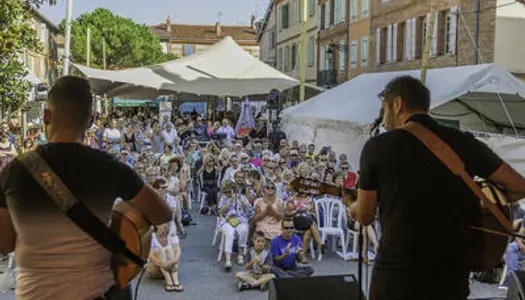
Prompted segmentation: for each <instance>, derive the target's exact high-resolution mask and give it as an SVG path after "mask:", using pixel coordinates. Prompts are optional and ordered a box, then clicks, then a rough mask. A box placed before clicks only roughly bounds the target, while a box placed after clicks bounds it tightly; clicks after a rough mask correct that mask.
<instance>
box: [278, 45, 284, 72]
mask: <svg viewBox="0 0 525 300" xmlns="http://www.w3.org/2000/svg"><path fill="white" fill-rule="evenodd" d="M277 70H279V71H282V70H283V48H279V49H278V50H277Z"/></svg>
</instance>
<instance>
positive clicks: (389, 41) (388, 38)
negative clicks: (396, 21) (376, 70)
mask: <svg viewBox="0 0 525 300" xmlns="http://www.w3.org/2000/svg"><path fill="white" fill-rule="evenodd" d="M386 62H387V63H391V62H392V25H388V27H387V31H386Z"/></svg>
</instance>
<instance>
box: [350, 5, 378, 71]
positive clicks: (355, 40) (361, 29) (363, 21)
mask: <svg viewBox="0 0 525 300" xmlns="http://www.w3.org/2000/svg"><path fill="white" fill-rule="evenodd" d="M370 1H372V0H350V3H349V8H350V9H349V12H350V16H349V22H350V27H349V28H350V30H349V31H348V41H349V42H348V45H349V46H348V49H349V51H348V58H349V59H348V63H349V67H348V78H353V77H355V76H357V75H359V74H361V73H365V72H369V71H370V67H371V65H372V64H371V62H370V58H369V57H370V55H369V53H370V26H371V22H370V20H371V18H370V15H371V13H370Z"/></svg>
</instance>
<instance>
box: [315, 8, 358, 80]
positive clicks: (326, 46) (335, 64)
mask: <svg viewBox="0 0 525 300" xmlns="http://www.w3.org/2000/svg"><path fill="white" fill-rule="evenodd" d="M347 3H348V0H319V5H318V11H319V25H318V26H319V38H318V45H317V47H318V53H319V54H318V59H319V64H318V73H317V85H318V86H321V87H324V88H330V87H333V86H335V85H337V84H338V83H340V82H343V81H345V80H346V79H347V77H348V65H349V64H348V59H347V58H348V50H349V48H348V30H349V28H348V27H349V25H350V23H349V22H348V16H349V14H348V9H347V7H348V5H347Z"/></svg>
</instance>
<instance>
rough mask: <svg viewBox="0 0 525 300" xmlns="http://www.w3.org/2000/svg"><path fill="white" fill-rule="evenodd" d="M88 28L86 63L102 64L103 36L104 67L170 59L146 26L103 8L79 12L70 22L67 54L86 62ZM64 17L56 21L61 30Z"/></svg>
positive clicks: (170, 56)
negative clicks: (69, 42) (60, 20)
mask: <svg viewBox="0 0 525 300" xmlns="http://www.w3.org/2000/svg"><path fill="white" fill-rule="evenodd" d="M88 27H89V28H90V40H91V52H90V57H91V58H90V60H91V61H90V63H91V64H92V65H94V66H98V67H100V66H102V65H103V61H102V60H103V53H102V52H103V50H102V48H103V46H102V45H103V42H102V41H103V40H105V43H106V66H107V68H108V69H122V68H132V67H139V66H144V65H151V64H156V63H161V62H165V61H167V60H170V59H174V58H175V57H174V56H173V55H166V54H165V53H164V52H163V51H162V47H161V45H160V40H159V38H158V37H157V36H155V35H154V34H153V33H152V32H151V31H150V29H149V28H148V26H146V25H140V24H137V23H135V22H133V21H132V20H131V19H128V18H123V17H120V16H117V15H115V14H113V13H112V12H111V11H109V10H107V9H104V8H97V9H95V10H94V11H92V12H89V13H85V14H82V15H80V16H79V17H78V18H77V19H76V20H74V21H72V22H71V58H72V60H73V61H74V62H75V63H80V64H86V48H87V31H88ZM64 29H65V21H62V23H61V24H60V30H61V31H62V32H64Z"/></svg>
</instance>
